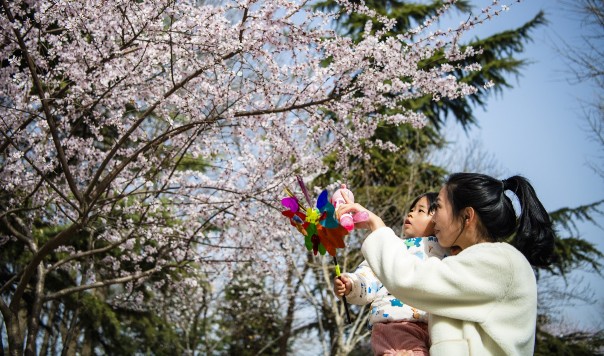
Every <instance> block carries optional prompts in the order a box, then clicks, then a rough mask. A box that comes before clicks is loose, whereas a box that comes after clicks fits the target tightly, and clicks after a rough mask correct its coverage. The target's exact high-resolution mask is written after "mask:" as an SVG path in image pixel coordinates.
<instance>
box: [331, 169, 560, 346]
mask: <svg viewBox="0 0 604 356" xmlns="http://www.w3.org/2000/svg"><path fill="white" fill-rule="evenodd" d="M507 190H510V191H511V192H513V193H514V194H515V195H516V196H517V197H518V200H519V203H520V208H521V213H520V216H519V217H518V218H517V217H516V214H515V212H514V207H513V206H512V202H511V200H510V198H509V197H508V196H507V195H506V194H505V191H507ZM364 210H366V209H365V208H363V207H362V206H361V205H359V204H342V205H340V207H339V208H338V211H337V213H338V215H340V214H344V213H347V212H356V211H364ZM369 216H370V218H369V220H368V221H367V223H366V224H364V225H363V226H359V227H365V228H369V229H371V230H372V233H371V234H370V235H369V236H368V237H367V238H366V239H365V241H364V243H363V247H362V252H363V255H364V256H365V259H366V260H367V262H368V264H369V266H370V267H371V269H372V270H373V271H374V273H375V274H376V276H377V277H378V278H379V280H380V281H382V283H383V284H384V286H385V287H386V288H387V289H388V290H389V291H390V293H392V294H393V295H394V296H395V297H397V298H399V299H400V300H402V301H403V302H405V303H409V304H411V305H413V306H415V307H416V308H419V309H423V310H425V311H426V312H428V313H430V319H429V333H430V338H431V341H432V346H431V348H430V355H448V356H450V355H480V356H482V355H531V354H533V349H534V342H535V325H536V317H537V284H536V280H535V274H534V272H533V269H532V267H531V265H534V266H545V265H547V264H549V263H550V260H551V257H552V253H553V245H554V232H553V229H552V226H551V222H550V221H549V216H548V214H547V212H546V211H545V209H544V208H543V205H542V204H541V202H540V201H539V199H538V198H537V196H536V194H535V191H534V190H533V187H532V186H531V185H530V183H529V182H528V181H527V180H526V179H525V178H523V177H520V176H514V177H511V178H508V179H504V180H503V181H500V180H497V179H495V178H492V177H489V176H486V175H483V174H476V173H457V174H453V175H451V176H450V178H449V179H448V181H447V182H446V184H445V185H444V186H443V187H442V189H441V190H440V192H439V194H438V198H437V203H436V212H435V213H434V217H433V220H434V223H435V227H434V228H435V234H436V237H437V238H438V241H439V243H440V244H441V245H442V246H443V247H452V246H459V247H460V248H461V249H462V251H461V252H460V253H459V254H458V255H457V256H452V257H449V258H446V259H444V260H439V259H436V258H430V259H427V260H425V261H421V260H419V259H417V258H414V257H413V256H411V255H409V254H407V253H406V249H405V248H404V246H403V242H402V241H401V240H400V239H399V238H398V237H396V236H395V234H394V232H393V231H392V230H391V229H390V228H388V227H386V226H385V225H384V223H383V221H382V220H381V219H380V218H379V217H378V216H376V215H375V214H373V213H369ZM514 234H515V235H514ZM511 235H514V238H513V239H512V244H508V243H506V242H505V241H507V240H508V239H509V238H510V236H511Z"/></svg>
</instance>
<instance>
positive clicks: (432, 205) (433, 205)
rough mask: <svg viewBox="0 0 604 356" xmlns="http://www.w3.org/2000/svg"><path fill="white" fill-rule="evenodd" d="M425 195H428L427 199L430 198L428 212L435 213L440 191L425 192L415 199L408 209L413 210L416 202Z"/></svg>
mask: <svg viewBox="0 0 604 356" xmlns="http://www.w3.org/2000/svg"><path fill="white" fill-rule="evenodd" d="M423 197H426V199H428V213H433V212H434V209H436V198H438V193H435V192H428V193H424V194H421V195H419V196H418V197H416V198H415V199H413V201H412V202H411V205H409V210H408V211H411V209H413V207H414V206H415V204H417V202H418V201H419V200H420V199H421V198H423Z"/></svg>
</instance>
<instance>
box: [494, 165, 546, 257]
mask: <svg viewBox="0 0 604 356" xmlns="http://www.w3.org/2000/svg"><path fill="white" fill-rule="evenodd" d="M502 182H503V187H504V190H510V191H512V192H513V193H514V194H515V195H516V196H517V197H518V201H519V202H520V216H519V219H518V229H517V231H516V236H515V237H514V242H513V244H514V246H515V247H516V248H517V249H518V250H519V251H520V252H522V253H523V254H524V256H525V257H526V258H527V259H528V261H529V262H530V263H531V264H532V265H534V266H547V265H549V264H550V263H551V261H552V258H553V252H554V238H555V233H554V229H553V228H552V223H551V221H550V219H549V215H548V213H547V211H546V210H545V208H544V207H543V205H542V204H541V202H540V201H539V199H538V198H537V194H536V193H535V190H534V189H533V186H532V185H531V184H530V183H529V182H528V180H527V179H526V178H524V177H521V176H513V177H510V178H508V179H504V180H503V181H502Z"/></svg>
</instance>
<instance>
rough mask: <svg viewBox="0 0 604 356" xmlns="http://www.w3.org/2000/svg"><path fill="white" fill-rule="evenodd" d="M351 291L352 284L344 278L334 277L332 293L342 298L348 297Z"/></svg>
mask: <svg viewBox="0 0 604 356" xmlns="http://www.w3.org/2000/svg"><path fill="white" fill-rule="evenodd" d="M351 289H352V282H350V279H348V278H346V277H345V276H340V277H336V278H335V279H334V280H333V292H334V293H335V294H336V295H337V296H338V297H342V296H345V295H348V293H350V290H351Z"/></svg>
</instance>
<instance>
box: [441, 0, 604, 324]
mask: <svg viewBox="0 0 604 356" xmlns="http://www.w3.org/2000/svg"><path fill="white" fill-rule="evenodd" d="M474 3H475V4H476V6H480V5H482V7H484V5H488V4H490V3H491V1H474ZM505 3H507V2H504V3H503V4H505ZM568 9H569V7H568V1H566V2H564V1H562V0H525V1H523V2H521V3H518V4H514V5H513V6H511V8H510V10H509V11H507V12H505V13H504V14H503V15H502V16H500V17H498V18H496V19H495V20H493V21H492V22H491V23H488V24H486V25H484V26H481V27H479V28H478V29H477V31H476V34H477V35H484V34H492V33H493V32H495V31H500V30H502V29H511V28H516V27H518V26H520V25H522V24H523V23H525V22H526V21H528V20H530V19H531V18H532V17H534V16H535V14H537V13H538V11H539V10H544V11H545V14H546V18H547V20H548V21H549V24H548V25H546V26H541V27H540V28H539V29H538V30H536V31H534V32H532V38H533V42H530V43H529V44H527V45H526V48H525V53H524V54H523V55H522V58H524V59H527V60H528V61H530V62H531V64H529V65H528V66H526V67H525V68H524V70H522V74H521V76H520V77H518V78H511V83H512V84H513V86H514V88H512V89H507V90H504V91H503V93H502V94H501V95H497V96H492V97H491V98H490V100H489V101H488V104H487V107H486V110H482V109H479V110H477V111H476V116H477V118H478V122H479V125H480V128H477V129H472V130H471V131H470V132H469V133H468V134H467V135H466V134H464V133H463V132H462V131H461V130H459V129H458V128H450V130H449V132H448V133H447V138H449V139H450V140H455V141H457V142H458V143H459V144H461V145H463V144H466V143H467V142H468V141H469V140H472V139H475V138H479V139H480V141H481V143H482V147H483V149H484V150H485V151H487V152H488V153H489V154H491V155H492V156H493V157H494V158H495V159H496V161H497V163H498V165H499V166H500V167H501V168H502V169H503V171H504V172H506V173H507V174H508V175H512V174H521V175H523V176H525V177H527V178H528V179H529V180H530V181H531V182H532V183H533V185H534V187H535V190H536V191H537V194H538V195H539V197H540V199H541V201H542V203H543V205H544V206H545V208H546V209H547V210H548V211H552V210H556V209H559V208H562V207H575V206H579V205H584V204H588V203H592V202H594V201H597V200H601V199H604V179H603V178H602V177H600V176H599V175H597V174H596V173H595V172H594V171H593V170H592V168H590V167H589V165H588V163H589V162H599V163H600V166H601V165H602V160H601V159H600V160H599V161H598V160H597V157H598V155H601V154H602V149H603V148H602V147H601V146H600V145H599V144H597V143H595V142H593V141H592V140H590V139H589V135H588V133H587V123H586V121H585V119H584V118H583V116H582V101H585V100H587V101H595V99H596V89H595V88H594V87H593V86H590V85H588V84H576V83H575V82H574V81H572V79H573V78H572V75H571V74H570V73H569V67H568V66H567V64H565V60H564V57H563V56H561V55H560V54H559V52H558V49H557V47H560V46H561V43H562V42H566V43H569V44H578V43H581V36H582V35H585V34H586V32H585V28H582V26H581V19H580V17H579V16H578V15H577V14H573V13H572V12H570V11H568ZM466 17H467V15H466ZM464 19H465V18H464ZM454 21H458V20H457V19H456V20H454ZM603 45H604V44H603ZM598 222H599V224H600V226H603V227H604V218H603V217H602V216H599V217H598ZM579 226H580V232H581V234H582V237H584V238H585V239H587V240H588V241H591V242H594V243H596V244H597V246H598V247H599V249H600V251H604V230H602V229H601V228H599V227H596V226H594V225H593V224H580V225H579ZM585 282H586V283H589V284H590V285H591V288H592V289H593V290H594V291H595V293H596V300H597V301H598V302H597V304H595V305H585V306H581V307H573V308H564V313H565V314H566V316H567V317H568V318H569V320H576V321H577V323H581V324H583V325H586V326H588V327H590V326H598V325H599V327H600V328H602V327H604V322H603V320H604V319H603V317H602V316H601V315H604V302H602V301H604V283H603V282H604V280H603V279H602V277H599V276H597V275H587V276H586V281H585Z"/></svg>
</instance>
